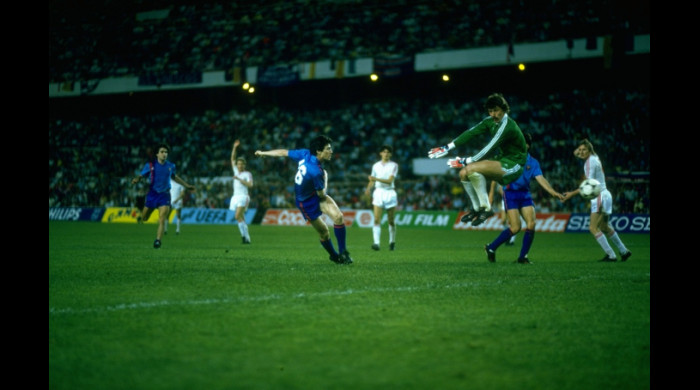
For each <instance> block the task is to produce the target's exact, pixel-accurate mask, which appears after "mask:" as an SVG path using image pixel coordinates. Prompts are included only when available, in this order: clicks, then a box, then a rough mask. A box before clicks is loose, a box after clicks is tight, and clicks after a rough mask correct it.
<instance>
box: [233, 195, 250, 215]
mask: <svg viewBox="0 0 700 390" xmlns="http://www.w3.org/2000/svg"><path fill="white" fill-rule="evenodd" d="M249 202H250V196H248V195H234V196H232V197H231V204H230V205H229V206H228V209H229V210H231V211H236V209H237V208H239V207H244V208H248V203H249Z"/></svg>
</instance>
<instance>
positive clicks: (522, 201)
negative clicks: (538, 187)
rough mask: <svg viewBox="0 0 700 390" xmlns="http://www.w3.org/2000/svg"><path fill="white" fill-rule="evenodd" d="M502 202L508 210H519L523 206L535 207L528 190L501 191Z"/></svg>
mask: <svg viewBox="0 0 700 390" xmlns="http://www.w3.org/2000/svg"><path fill="white" fill-rule="evenodd" d="M503 204H504V205H505V207H506V211H508V210H520V209H521V208H523V207H527V206H532V207H535V202H533V201H532V196H531V195H530V191H503Z"/></svg>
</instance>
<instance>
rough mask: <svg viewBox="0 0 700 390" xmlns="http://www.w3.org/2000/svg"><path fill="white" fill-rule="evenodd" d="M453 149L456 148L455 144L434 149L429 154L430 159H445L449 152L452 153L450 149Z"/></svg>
mask: <svg viewBox="0 0 700 390" xmlns="http://www.w3.org/2000/svg"><path fill="white" fill-rule="evenodd" d="M452 148H454V144H452V143H450V144H449V145H445V146H440V147H437V148H432V149H430V151H429V152H428V157H429V158H440V157H443V156H444V155H446V154H447V152H448V151H450V149H452Z"/></svg>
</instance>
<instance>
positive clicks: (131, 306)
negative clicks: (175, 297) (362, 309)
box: [49, 281, 501, 315]
mask: <svg viewBox="0 0 700 390" xmlns="http://www.w3.org/2000/svg"><path fill="white" fill-rule="evenodd" d="M500 283H501V281H498V282H497V283H495V284H500ZM479 285H480V284H479V283H457V284H451V285H445V286H436V285H426V286H406V287H394V288H370V289H362V290H353V289H349V290H342V291H324V292H315V293H304V292H301V293H296V294H287V295H282V294H271V295H260V296H242V297H234V298H211V299H193V300H184V301H170V300H163V301H156V302H136V303H122V304H119V305H112V306H102V307H91V308H83V309H75V308H71V307H65V308H56V307H50V308H49V315H61V314H86V313H108V312H114V311H122V310H139V309H152V308H159V307H169V306H202V305H213V304H226V303H246V302H262V301H283V300H293V299H298V298H316V297H332V296H341V295H351V294H364V293H373V292H380V293H382V292H388V293H396V292H413V291H422V290H436V289H450V288H464V287H477V286H479Z"/></svg>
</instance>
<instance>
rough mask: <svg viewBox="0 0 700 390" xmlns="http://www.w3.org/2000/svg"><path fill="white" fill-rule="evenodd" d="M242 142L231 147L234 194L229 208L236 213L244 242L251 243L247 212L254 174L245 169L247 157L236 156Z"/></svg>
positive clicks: (236, 142) (235, 142)
mask: <svg viewBox="0 0 700 390" xmlns="http://www.w3.org/2000/svg"><path fill="white" fill-rule="evenodd" d="M240 144H241V141H240V140H236V141H234V143H233V148H232V149H231V167H232V168H233V196H232V197H231V204H230V205H229V209H230V210H231V211H234V212H235V213H236V221H238V230H239V231H240V232H241V241H242V243H243V244H250V233H249V232H248V224H247V223H246V222H245V212H246V210H247V209H248V204H250V195H249V194H248V190H249V189H250V188H253V174H252V173H250V172H248V171H246V170H245V167H246V161H245V159H244V158H243V157H236V149H238V146H239V145H240Z"/></svg>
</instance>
